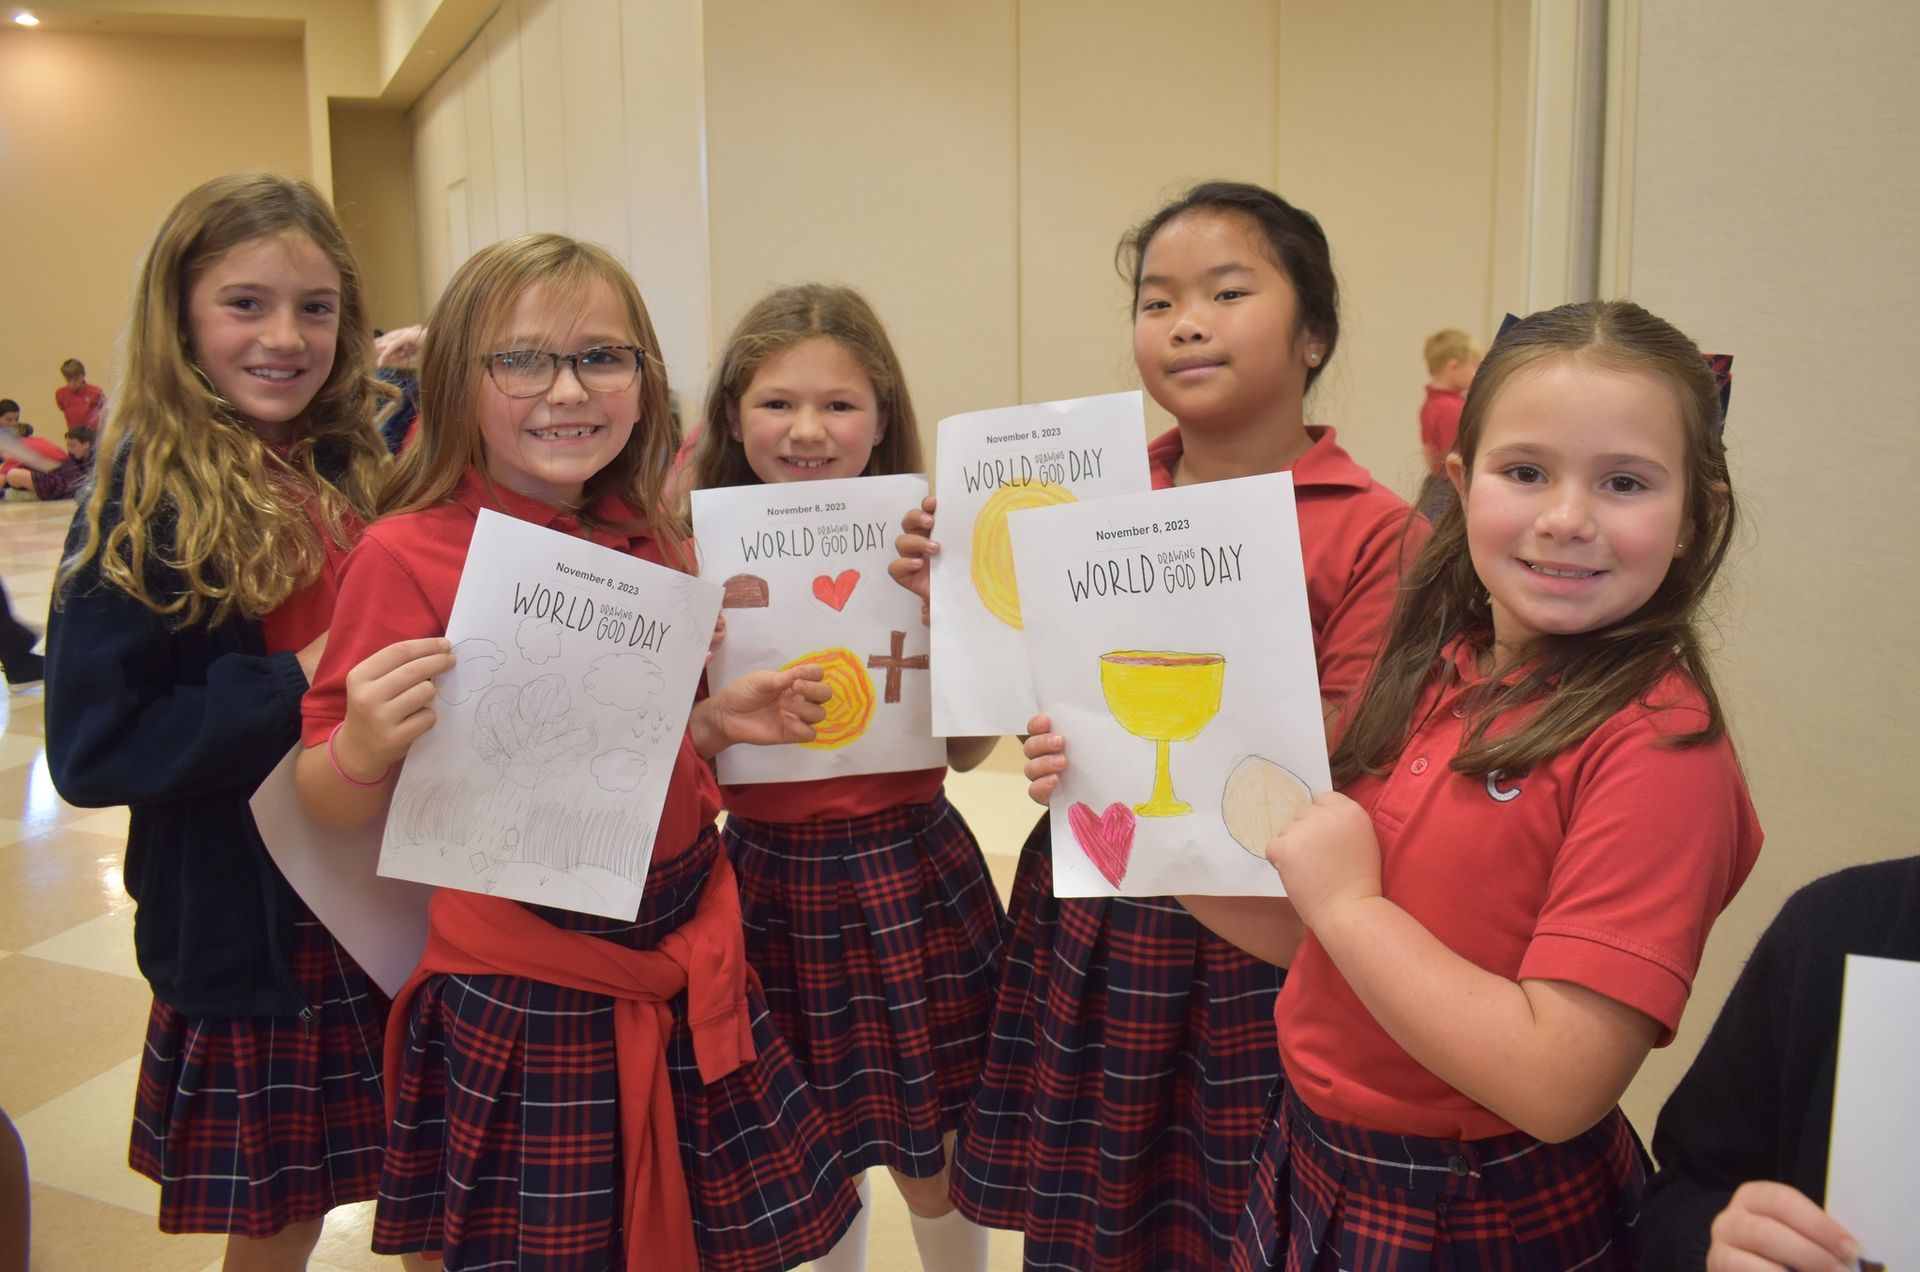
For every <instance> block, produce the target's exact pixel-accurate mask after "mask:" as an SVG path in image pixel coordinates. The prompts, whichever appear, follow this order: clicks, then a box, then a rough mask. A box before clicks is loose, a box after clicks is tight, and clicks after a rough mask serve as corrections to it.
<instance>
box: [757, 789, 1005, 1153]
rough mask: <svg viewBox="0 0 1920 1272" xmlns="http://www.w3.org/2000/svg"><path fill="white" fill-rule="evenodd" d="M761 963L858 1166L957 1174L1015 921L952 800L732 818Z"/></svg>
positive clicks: (816, 1088)
mask: <svg viewBox="0 0 1920 1272" xmlns="http://www.w3.org/2000/svg"><path fill="white" fill-rule="evenodd" d="M721 835H722V838H723V839H724V841H725V842H726V846H727V854H728V856H729V857H731V858H732V860H733V868H734V871H735V873H736V874H737V875H738V876H739V879H740V912H741V919H742V921H743V922H744V923H745V924H746V929H747V963H748V965H749V966H751V967H752V968H753V969H754V971H755V972H756V973H758V974H759V977H760V983H761V985H762V986H764V987H765V990H766V995H767V1007H768V1010H770V1011H771V1012H772V1013H773V1019H774V1022H775V1023H776V1024H777V1025H778V1026H779V1028H780V1033H781V1035H782V1036H784V1037H785V1038H786V1040H787V1043H788V1045H789V1046H790V1047H792V1048H793V1055H794V1059H796V1060H797V1061H799V1062H800V1067H801V1069H802V1070H803V1071H804V1072H805V1073H806V1075H807V1084H808V1085H809V1086H811V1087H812V1088H813V1094H814V1098H815V1099H816V1100H817V1101H819V1104H820V1108H821V1111H822V1112H823V1113H825V1114H826V1119H827V1125H828V1127H829V1128H830V1129H831V1131H832V1134H833V1139H834V1143H835V1144H836V1145H838V1147H839V1149H840V1157H841V1159H842V1160H843V1161H844V1162H845V1163H846V1165H847V1169H848V1170H850V1171H862V1170H866V1169H867V1168H869V1167H871V1166H888V1167H891V1168H893V1169H894V1170H897V1171H899V1172H900V1173H901V1174H903V1175H907V1176H909V1177H912V1178H915V1179H925V1178H927V1177H929V1176H933V1175H937V1174H939V1173H940V1171H941V1170H942V1169H944V1168H945V1166H946V1146H945V1143H944V1141H943V1137H944V1136H945V1135H946V1133H947V1132H949V1131H954V1130H957V1129H958V1128H959V1125H960V1118H961V1116H962V1115H963V1114H964V1113H965V1111H966V1107H967V1101H968V1100H969V1099H970V1098H971V1097H972V1095H973V1092H974V1088H975V1087H976V1086H978V1085H979V1082H980V1065H981V1062H982V1060H983V1059H984V1056H985V1052H986V1040H987V1017H988V1014H989V1013H990V1012H991V1011H992V1010H993V995H994V988H995V986H996V985H997V984H998V983H999V979H1000V956H1001V949H1002V947H1003V946H1004V944H1005V942H1006V935H1007V916H1006V911H1005V910H1004V909H1002V908H1001V905H1000V896H999V894H998V893H997V892H995V891H994V887H993V879H992V877H991V876H990V875H988V873H987V863H986V859H985V858H983V857H982V856H981V855H980V845H979V844H978V843H976V842H975V841H974V838H973V833H972V832H971V831H969V830H968V829H967V824H966V822H965V821H964V820H962V819H961V817H960V814H959V812H958V811H957V810H955V809H954V807H953V805H951V804H949V803H948V802H947V799H946V796H945V795H937V796H935V797H934V799H933V800H932V801H931V802H930V803H926V804H909V805H906V806H904V807H901V808H896V809H889V810H887V811H885V812H881V813H875V814H873V815H871V816H868V817H861V818H857V819H854V820H851V821H821V822H792V823H779V822H762V821H750V820H748V819H746V818H744V817H729V818H728V819H727V822H726V825H725V827H724V828H723V829H722V831H721Z"/></svg>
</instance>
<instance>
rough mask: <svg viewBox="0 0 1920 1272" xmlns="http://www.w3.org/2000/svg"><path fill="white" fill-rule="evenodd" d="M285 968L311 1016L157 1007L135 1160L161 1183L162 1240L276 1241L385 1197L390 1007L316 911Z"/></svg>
mask: <svg viewBox="0 0 1920 1272" xmlns="http://www.w3.org/2000/svg"><path fill="white" fill-rule="evenodd" d="M288 968H289V970H290V971H291V972H292V974H293V981H294V986H295V988H296V989H297V990H298V991H299V994H300V996H301V997H302V998H304V999H305V1000H306V1001H307V1002H308V1003H309V1004H311V1006H310V1008H309V1011H308V1015H307V1016H305V1017H298V1016H250V1017H241V1018H237V1019H229V1020H204V1019H198V1018H194V1017H190V1016H185V1015H182V1014H181V1013H180V1012H178V1011H176V1010H175V1009H174V1008H172V1007H169V1006H168V1005H167V1004H165V1003H163V1002H161V1001H159V1000H158V999H155V1000H154V1004H153V1011H152V1013H151V1014H150V1015H149V1016H148V1017H147V1041H146V1047H145V1049H144V1050H143V1051H142V1053H141V1057H140V1080H139V1085H138V1088H137V1090H136V1094H135V1096H134V1108H133V1138H132V1142H131V1144H130V1145H129V1147H128V1150H127V1161H128V1164H129V1165H131V1166H132V1167H133V1169H135V1170H137V1171H139V1172H140V1173H141V1174H142V1175H145V1176H146V1177H147V1178H148V1179H151V1180H153V1181H154V1182H155V1183H157V1184H159V1185H160V1230H161V1231H162V1232H227V1233H238V1234H240V1235H241V1236H245V1237H253V1238H260V1237H270V1236H272V1235H273V1234H274V1233H276V1232H279V1231H280V1230H281V1229H282V1228H285V1227H286V1226H287V1225H288V1224H294V1223H304V1222H306V1221H308V1220H311V1219H318V1218H320V1217H322V1216H323V1215H325V1214H326V1213H327V1211H329V1210H331V1209H333V1208H334V1207H335V1206H342V1205H346V1204H347V1203H349V1202H355V1201H365V1200H366V1199H367V1198H369V1197H372V1196H373V1195H374V1193H375V1191H376V1190H377V1189H378V1187H379V1183H380V1155H381V1151H382V1150H383V1149H384V1148H385V1146H386V1136H387V1117H386V1110H385V1109H384V1108H383V1107H382V1103H381V1091H380V1050H381V1046H382V1042H383V1038H384V1032H383V1031H384V1029H385V1026H386V1019H387V1007H388V1003H387V997H386V995H385V994H382V993H381V992H380V989H379V987H378V986H376V985H374V984H373V983H372V982H371V981H369V980H368V979H367V975H366V973H365V972H363V971H361V970H360V966H359V964H357V963H355V962H354V961H353V959H352V957H351V956H350V955H348V953H347V952H346V951H345V950H343V949H341V948H340V944H339V942H337V941H335V940H334V939H333V935H332V934H331V933H329V932H328V931H327V929H326V928H324V927H322V926H321V925H320V921H319V920H318V919H316V918H314V917H313V916H312V914H310V913H304V914H303V917H302V918H300V919H298V920H297V921H296V922H295V925H294V936H293V949H292V951H291V956H290V958H289V960H288Z"/></svg>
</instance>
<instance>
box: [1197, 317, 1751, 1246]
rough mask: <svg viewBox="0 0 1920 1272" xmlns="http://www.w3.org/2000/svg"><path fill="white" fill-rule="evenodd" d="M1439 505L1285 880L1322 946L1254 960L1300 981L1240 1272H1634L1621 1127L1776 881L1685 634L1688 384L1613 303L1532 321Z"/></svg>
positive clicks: (1506, 360) (1718, 497)
mask: <svg viewBox="0 0 1920 1272" xmlns="http://www.w3.org/2000/svg"><path fill="white" fill-rule="evenodd" d="M1447 472H1448V476H1449V478H1450V480H1451V481H1452V482H1453V484H1454V487H1455V489H1456V491H1457V492H1458V494H1459V500H1458V502H1456V503H1455V504H1453V505H1450V506H1449V507H1448V508H1447V510H1446V511H1445V512H1443V513H1442V514H1441V517H1440V522H1439V524H1438V525H1437V526H1435V528H1434V534H1433V538H1432V540H1431V541H1430V542H1429V543H1428V545H1427V547H1426V549H1425V550H1424V551H1423V552H1422V553H1421V554H1420V557H1419V559H1418V560H1417V561H1415V562H1414V563H1413V565H1412V566H1411V567H1409V569H1408V571H1407V579H1406V587H1405V590H1404V592H1403V594H1402V595H1401V597H1400V599H1399V602H1398V603H1397V605H1396V607H1395V609H1394V616H1393V621H1392V625H1391V628H1390V630H1389V635H1388V639H1387V643H1386V647H1385V649H1384V651H1383V652H1382V654H1381V656H1380V661H1379V664H1378V665H1377V666H1376V668H1375V669H1374V671H1373V674H1372V676H1371V677H1370V678H1369V680H1368V682H1367V687H1366V690H1365V692H1364V694H1363V695H1362V697H1361V698H1360V700H1359V702H1358V704H1357V706H1356V707H1355V709H1354V710H1353V712H1352V714H1351V716H1350V718H1349V719H1348V720H1347V721H1346V724H1345V729H1344V731H1343V733H1342V736H1341V738H1340V742H1339V745H1338V746H1337V747H1336V748H1335V750H1334V754H1333V757H1332V768H1333V775H1334V780H1335V782H1337V783H1341V784H1343V786H1344V790H1345V792H1346V793H1345V794H1344V795H1342V794H1324V795H1321V796H1319V797H1318V798H1317V799H1316V800H1315V801H1314V803H1313V804H1311V805H1309V806H1308V807H1307V808H1305V809H1303V810H1302V811H1301V813H1300V815H1299V816H1298V817H1296V818H1295V819H1294V821H1293V822H1291V823H1290V824H1289V825H1288V826H1287V827H1286V828H1285V829H1283V830H1282V831H1281V833H1280V834H1279V835H1278V836H1276V837H1275V839H1274V840H1273V842H1272V843H1271V844H1270V845H1269V847H1268V858H1269V859H1270V860H1271V861H1272V862H1273V863H1274V865H1275V867H1276V868H1277V869H1278V870H1279V872H1280V876H1281V878H1282V880H1283V881H1284V882H1285V884H1286V887H1287V894H1288V898H1289V900H1290V901H1291V903H1292V906H1293V908H1294V909H1295V910H1296V911H1297V913H1298V917H1299V921H1300V923H1301V924H1304V928H1305V935H1304V939H1302V937H1301V930H1300V928H1299V927H1298V926H1295V927H1294V928H1293V930H1292V932H1291V933H1290V934H1282V933H1278V932H1275V931H1273V930H1268V931H1265V932H1260V933H1254V934H1252V935H1251V937H1250V938H1249V945H1250V948H1258V946H1257V944H1255V943H1256V942H1260V941H1265V942H1268V943H1269V944H1270V945H1271V946H1272V947H1275V948H1272V949H1270V950H1268V951H1265V952H1268V953H1269V954H1270V956H1272V957H1276V958H1279V959H1281V960H1282V961H1284V960H1286V959H1288V958H1289V957H1291V970H1290V971H1289V973H1288V976H1287V984H1286V988H1285V989H1284V990H1282V991H1281V994H1280V1001H1279V1003H1278V1005H1277V1006H1276V1008H1275V1012H1274V1019H1275V1023H1276V1026H1277V1028H1278V1032H1279V1040H1280V1052H1281V1057H1282V1061H1283V1063H1284V1065H1285V1069H1286V1081H1285V1084H1284V1087H1283V1088H1282V1090H1281V1092H1280V1093H1279V1095H1278V1098H1277V1100H1276V1107H1275V1109H1274V1114H1273V1118H1272V1120H1271V1123H1270V1127H1269V1130H1268V1133H1267V1135H1266V1137H1265V1143H1264V1147H1263V1149H1262V1152H1261V1156H1260V1159H1259V1160H1258V1162H1256V1165H1255V1184H1254V1189H1253V1192H1252V1194H1251V1198H1250V1200H1249V1203H1248V1207H1247V1214H1246V1218H1245V1221H1244V1222H1243V1224H1242V1226H1241V1230H1240V1237H1239V1241H1238V1245H1237V1248H1236V1250H1235V1252H1234V1265H1235V1266H1236V1267H1237V1268H1270V1267H1280V1266H1282V1265H1285V1266H1289V1267H1293V1266H1302V1265H1304V1264H1306V1263H1309V1262H1311V1261H1312V1260H1313V1259H1314V1258H1315V1257H1318V1252H1322V1251H1327V1250H1329V1249H1330V1250H1332V1251H1335V1252H1337V1257H1338V1259H1339V1263H1340V1266H1342V1267H1352V1268H1358V1267H1367V1268H1392V1267H1413V1266H1419V1267H1427V1266H1430V1265H1431V1266H1442V1265H1444V1266H1460V1267H1487V1266H1501V1267H1507V1266H1523V1265H1524V1266H1546V1267H1561V1268H1572V1267H1630V1266H1632V1260H1631V1252H1630V1249H1629V1242H1630V1237H1629V1233H1628V1229H1629V1227H1630V1226H1631V1224H1632V1222H1633V1219H1634V1214H1635V1211H1636V1208H1637V1206H1638V1203H1639V1194H1640V1188H1641V1184H1642V1180H1643V1168H1642V1165H1641V1157H1640V1155H1639V1152H1638V1149H1637V1145H1636V1143H1635V1141H1634V1138H1633V1134H1632V1131H1631V1130H1630V1128H1629V1127H1628V1126H1627V1123H1626V1119H1625V1117H1624V1116H1623V1115H1622V1114H1621V1113H1620V1111H1619V1109H1618V1108H1617V1107H1616V1101H1617V1100H1618V1099H1619V1097H1620V1095H1621V1093H1622V1092H1623V1091H1624V1090H1625V1089H1626V1086H1627V1083H1628V1082H1629V1081H1631V1079H1632V1077H1633V1075H1634V1073H1635V1072H1636V1071H1637V1070H1638V1069H1639V1067H1640V1063H1641V1061H1642V1060H1643V1059H1644V1058H1645V1057H1646V1054H1647V1052H1648V1050H1649V1049H1650V1048H1651V1047H1653V1046H1655V1045H1659V1044H1664V1043H1666V1042H1668V1041H1670V1040H1671V1039H1672V1037H1673V1031H1674V1029H1675V1027H1676V1026H1677V1025H1678V1024H1679V1021H1680V1015H1681V1011H1682V1009H1683V1008H1684V1007H1685V1005H1686V1000H1687V994H1688V991H1689V988H1690V986H1691V984H1692V978H1693V972H1694V969H1695V967H1696V966H1698V964H1699V960H1700V953H1701V950H1702V948H1703V947H1704V945H1705V944H1706V939H1707V931H1708V929H1709V928H1710V927H1711V926H1712V924H1713V921H1714V919H1715V918H1716V917H1717V916H1718V915H1719V913H1720V911H1721V910H1722V909H1723V908H1724V907H1725V906H1726V904H1727V903H1728V901H1730V900H1731V899H1732V897H1733V895H1734V893H1735V892H1736V891H1737V890H1738V889H1739V887H1740V885H1741V883H1742V882H1743V881H1744V880H1745V879H1746V876H1747V873H1748V871H1749V870H1750V869H1751V867H1752V865H1753V861H1754V858H1755V856H1756V855H1757V854H1758V852H1759V849H1760V828H1759V826H1758V824H1757V823H1756V821H1755V818H1754V812H1753V806H1752V803H1751V802H1750V801H1749V799H1748V797H1747V790H1746V784H1745V782H1744V780H1743V779H1742V777H1741V775H1740V766H1739V763H1738V761H1737V760H1736V759H1735V757H1734V753H1733V747H1732V745H1731V743H1730V742H1729V741H1728V740H1727V738H1726V734H1725V726H1724V722H1723V720H1722V718H1721V714H1720V708H1719V703H1718V700H1717V698H1716V697H1715V695H1714V691H1713V685H1712V681H1711V679H1710V678H1709V676H1708V673H1707V666H1706V660H1705V657H1704V654H1703V652H1702V650H1701V646H1700V642H1699V639H1698V636H1697V633H1696V631H1695V616H1696V614H1697V612H1698V609H1699V606H1700V603H1701V601H1702V599H1703V598H1704V597H1705V596H1706V594H1707V593H1708V591H1709V590H1710V588H1711V587H1712V584H1713V579H1714V576H1715V574H1716V572H1717V571H1718V569H1719V566H1720V563H1721V561H1722V559H1723V558H1724V557H1725V555H1726V552H1727V546H1728V544H1729V542H1730V541H1731V537H1732V532H1733V525H1734V504H1733V493H1732V490H1731V487H1730V486H1729V484H1728V477H1727V466H1726V451H1725V448H1724V446H1723V444H1722V439H1721V414H1720V409H1719V398H1718V389H1717V387H1716V386H1715V384H1714V381H1713V377H1712V375H1711V374H1710V373H1709V372H1708V370H1707V367H1706V364H1705V362H1704V361H1703V360H1702V358H1701V355H1700V351H1699V350H1698V349H1697V348H1695V347H1694V345H1693V343H1692V342H1691V341H1689V340H1688V339H1687V338H1686V337H1685V336H1683V335H1682V334H1680V333H1679V332H1678V331H1676V330H1674V329H1673V328H1672V327H1671V326H1669V325H1668V324H1666V323H1665V322H1662V321H1661V320H1660V319H1658V318H1655V317H1654V316H1653V315H1651V314H1649V313H1647V312H1646V311H1645V310H1643V309H1641V308H1639V307H1638V306H1636V305H1632V304H1628V303H1625V302H1617V301H1615V302H1594V303H1587V304H1580V305H1568V306H1563V307H1562V308H1560V309H1555V310H1551V311H1548V312H1545V313H1541V314H1535V315H1534V316H1533V317H1531V318H1528V319H1526V320H1524V321H1521V322H1519V323H1517V324H1516V325H1515V326H1513V327H1512V328H1511V329H1510V330H1509V331H1507V332H1506V333H1505V334H1503V335H1502V336H1501V338H1500V339H1499V341H1498V342H1497V343H1496V344H1495V346H1494V349H1493V351H1492V353H1491V354H1490V355H1489V356H1488V358H1487V362H1486V365H1485V366H1484V367H1483V368H1482V370H1481V372H1480V375H1479V377H1478V378H1477V379H1476V380H1475V383H1474V388H1473V393H1472V395H1471V396H1470V397H1469V399H1468V401H1467V409H1466V413H1465V414H1464V416H1463V417H1462V420H1461V429H1460V437H1459V439H1458V444H1457V449H1456V452H1455V454H1454V455H1453V456H1451V457H1450V458H1449V459H1448V461H1447ZM1237 939H1238V938H1237ZM1296 941H1297V942H1299V944H1298V949H1297V953H1296V952H1295V951H1293V950H1292V949H1290V948H1286V946H1288V945H1289V944H1290V943H1291V942H1296Z"/></svg>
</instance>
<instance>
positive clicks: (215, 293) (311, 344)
mask: <svg viewBox="0 0 1920 1272" xmlns="http://www.w3.org/2000/svg"><path fill="white" fill-rule="evenodd" d="M339 338H340V271H339V270H338V269H336V268H335V267H334V264H333V262H332V261H330V260H328V259H327V256H326V253H324V252H322V251H321V250H320V248H319V247H318V246H316V245H315V244H314V241H313V240H312V239H310V238H308V237H307V236H306V235H305V234H301V233H297V232H294V233H287V234H274V235H266V236H263V237H261V238H255V239H248V240H247V241H246V242H244V243H241V244H239V245H238V246H237V247H235V248H233V250H231V251H229V252H227V253H226V254H225V255H224V256H221V257H220V258H218V259H217V260H215V261H214V262H213V263H212V264H211V265H209V266H207V268H206V269H205V270H203V271H202V272H201V274H200V276H199V277H198V278H196V279H194V280H193V284H192V286H191V288H190V289H189V290H188V292H187V346H188V349H189V351H190V352H191V353H192V355H193V360H194V362H195V364H197V365H198V366H199V368H200V370H201V371H202V372H204V373H205V374H206V377H207V380H208V382H209V383H211V384H212V385H213V389H214V392H216V393H218V394H219V395H220V396H221V397H223V398H225V399H226V400H227V401H228V402H229V403H231V404H232V405H233V407H234V409H235V410H237V411H239V413H240V416H241V418H242V419H243V420H245V421H246V423H247V425H248V426H249V427H251V428H252V429H253V430H254V431H255V432H257V433H259V434H260V435H261V436H262V437H264V438H266V439H267V440H269V441H284V440H286V439H287V438H289V437H291V436H292V435H293V427H292V426H293V423H294V421H295V420H297V419H299V418H300V415H301V413H302V412H304V411H305V410H306V409H307V405H308V404H309V403H310V402H312V401H313V398H314V395H315V394H316V393H318V392H319V391H320V386H321V385H323V384H325V383H326V381H327V376H328V375H330V374H331V373H332V371H333V355H334V349H335V347H336V345H337V344H338V342H339Z"/></svg>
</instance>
